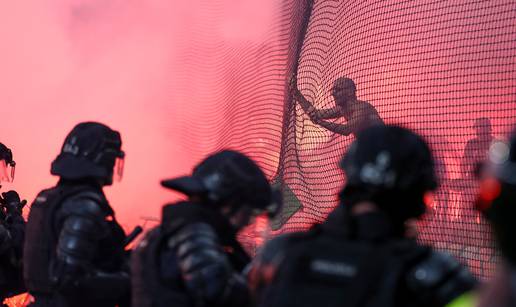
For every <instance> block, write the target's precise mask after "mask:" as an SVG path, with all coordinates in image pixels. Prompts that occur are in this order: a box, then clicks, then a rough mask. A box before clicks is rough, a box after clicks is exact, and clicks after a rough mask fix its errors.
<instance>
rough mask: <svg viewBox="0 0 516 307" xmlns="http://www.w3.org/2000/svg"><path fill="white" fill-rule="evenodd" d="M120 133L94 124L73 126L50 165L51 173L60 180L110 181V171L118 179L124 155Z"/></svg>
mask: <svg viewBox="0 0 516 307" xmlns="http://www.w3.org/2000/svg"><path fill="white" fill-rule="evenodd" d="M121 147H122V140H121V137H120V133H119V132H118V131H114V130H112V129H111V128H109V127H108V126H106V125H104V124H101V123H96V122H84V123H80V124H78V125H77V126H75V127H74V128H73V129H72V131H71V132H70V133H69V134H68V136H67V137H66V139H65V141H64V144H63V147H62V149H61V153H60V154H59V155H58V156H57V158H56V159H55V160H54V162H52V167H51V173H52V174H53V175H57V176H60V177H61V178H64V179H70V180H76V179H82V178H99V179H102V180H103V181H104V183H105V184H110V183H111V182H112V179H113V169H114V167H115V166H116V167H117V170H116V175H117V176H119V177H121V175H122V169H123V159H124V156H125V154H124V152H123V151H122V149H121Z"/></svg>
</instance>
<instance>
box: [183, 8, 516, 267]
mask: <svg viewBox="0 0 516 307" xmlns="http://www.w3.org/2000/svg"><path fill="white" fill-rule="evenodd" d="M210 3H216V2H210ZM210 5H212V6H213V7H210V8H208V9H207V10H206V12H209V14H208V13H207V16H208V15H209V18H207V21H205V23H206V28H205V29H209V27H210V26H211V24H210V21H212V22H213V23H215V22H216V16H217V15H216V13H217V12H218V11H217V9H218V7H217V5H216V4H210ZM277 11H278V14H277V15H276V19H275V22H274V23H273V26H271V30H270V31H269V34H268V36H267V38H266V39H264V40H263V41H262V42H260V43H252V42H249V43H248V44H247V45H246V46H242V45H240V46H239V47H238V48H235V47H234V46H231V45H229V44H228V43H224V42H215V41H213V44H212V45H211V48H209V49H208V55H206V50H197V49H191V50H188V52H189V53H193V54H194V55H195V58H196V59H198V60H197V61H192V63H191V64H192V66H191V70H187V71H184V72H180V73H183V77H184V81H185V82H184V88H183V91H182V93H183V95H184V97H183V99H190V100H192V99H193V98H194V97H192V95H194V96H196V97H195V99H193V100H196V101H208V102H206V103H204V104H203V103H200V104H192V105H191V108H189V110H183V111H182V112H183V114H182V115H183V117H182V118H183V119H182V120H183V121H184V122H183V124H182V125H179V126H184V127H187V128H184V129H185V130H183V131H180V132H184V133H185V134H184V135H185V140H184V141H185V144H186V145H187V148H188V150H191V151H192V153H193V154H199V155H201V154H204V153H206V152H208V151H211V150H214V149H219V148H222V147H228V146H229V147H233V148H236V149H240V150H242V151H244V152H246V153H248V154H250V155H251V156H253V157H254V158H255V159H256V160H257V161H258V162H259V163H260V164H261V165H262V166H263V168H264V169H265V170H266V172H267V174H268V175H269V176H270V178H271V179H272V180H273V181H274V183H275V184H276V185H278V186H280V187H281V188H282V191H283V195H284V210H283V212H282V214H281V217H280V218H279V219H278V220H276V221H274V223H273V229H274V230H275V231H276V233H277V232H285V231H295V230H302V229H306V228H307V227H308V226H310V225H312V224H313V223H317V222H321V221H323V220H324V219H325V218H326V216H327V215H328V213H329V212H331V210H332V209H333V208H335V206H336V205H337V197H336V195H337V192H338V191H339V189H340V188H341V187H342V185H343V182H344V177H343V175H342V173H341V171H340V170H339V169H338V167H337V165H338V162H339V160H340V159H341V157H342V154H343V153H344V152H345V150H346V148H347V147H348V146H349V145H350V143H351V142H352V140H353V135H352V134H351V135H343V134H339V133H335V132H332V131H330V130H329V129H327V128H325V127H322V126H320V125H319V124H318V123H317V122H314V121H313V120H311V119H310V117H309V116H308V115H307V114H306V112H305V111H304V110H303V108H302V107H301V106H300V104H299V103H297V102H296V101H294V100H293V99H292V97H290V93H289V90H288V80H289V78H290V76H291V75H292V74H297V76H298V86H299V89H300V90H301V92H302V94H303V95H304V96H305V97H306V98H307V100H308V101H310V102H312V103H313V104H314V106H315V107H316V108H318V109H328V108H331V107H334V106H335V101H334V99H333V97H332V94H331V93H332V86H333V83H334V81H335V80H336V79H337V78H339V77H343V76H345V77H348V78H351V79H353V80H354V81H355V83H356V86H357V96H358V99H360V100H363V101H367V102H368V103H369V104H370V105H372V106H373V107H374V108H375V109H376V111H377V112H378V114H379V115H380V117H381V118H382V119H383V120H384V121H385V122H386V123H396V124H402V125H404V126H406V127H409V128H412V129H414V130H416V131H418V132H419V133H421V134H422V135H423V136H425V138H426V139H427V141H428V142H429V143H430V144H431V147H432V148H433V150H434V153H435V156H436V160H437V164H438V175H439V177H440V180H441V187H440V189H439V191H438V193H437V194H436V199H435V201H434V204H433V207H432V208H430V210H429V213H428V214H427V217H426V218H425V220H424V221H423V222H422V223H421V224H420V225H419V228H420V229H419V230H420V233H421V239H422V240H423V241H425V242H428V243H430V244H433V245H434V246H436V247H438V248H441V249H446V250H449V251H451V252H452V253H454V254H455V255H456V256H458V257H459V258H461V259H462V260H463V261H465V262H466V263H468V264H469V265H470V267H471V268H472V270H473V271H474V272H475V273H476V274H477V275H478V276H481V277H488V276H489V275H490V274H491V273H492V264H493V263H494V262H495V260H494V259H495V258H494V257H495V256H496V255H494V253H493V251H492V248H491V240H490V238H489V230H488V228H487V226H486V225H485V222H484V221H483V220H482V219H481V217H480V216H479V215H478V214H477V213H476V212H475V211H474V210H473V200H474V189H475V181H474V178H473V177H472V176H471V173H472V170H473V167H474V165H475V164H476V163H477V162H478V161H480V160H482V159H483V158H484V157H485V154H486V151H487V147H488V145H489V143H490V141H491V140H493V139H495V138H502V137H504V136H505V135H506V134H507V133H508V132H509V131H510V128H511V127H512V125H513V123H514V122H515V121H516V118H515V115H516V99H515V98H516V95H515V94H516V91H515V85H516V75H515V72H516V57H515V55H516V44H515V41H516V5H515V3H514V1H512V0H499V1H490V0H465V1H455V2H453V1H447V0H432V1H381V0H376V1H373V0H371V1H344V0H338V1H333V0H316V1H313V2H312V1H311V0H286V1H283V3H282V5H281V8H279V9H278V10H277ZM214 12H215V13H214ZM201 38H202V39H203V40H206V39H207V40H210V39H211V38H210V37H208V35H205V36H203V35H202V34H200V36H199V37H197V38H194V41H195V39H201ZM194 47H195V46H194ZM199 59H201V60H199ZM214 79H216V80H214ZM199 84H202V86H198V85H199ZM179 95H180V94H179ZM346 121H347V120H346V119H345V118H344V117H341V118H336V119H331V120H329V122H331V123H335V124H345V123H346ZM174 133H177V131H174ZM250 236H252V234H251V235H250ZM245 240H246V238H244V241H245Z"/></svg>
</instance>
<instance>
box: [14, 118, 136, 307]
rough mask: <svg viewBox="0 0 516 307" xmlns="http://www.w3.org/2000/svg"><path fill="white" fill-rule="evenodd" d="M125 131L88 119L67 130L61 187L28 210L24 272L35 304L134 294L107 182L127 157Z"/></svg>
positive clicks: (86, 302) (103, 300) (110, 302)
mask: <svg viewBox="0 0 516 307" xmlns="http://www.w3.org/2000/svg"><path fill="white" fill-rule="evenodd" d="M123 156H124V153H123V151H122V150H121V139H120V134H119V133H118V132H116V131H113V130H111V129H110V128H109V127H107V126H105V125H102V124H98V123H81V124H79V125H77V126H76V127H75V128H74V129H73V130H72V132H71V133H70V134H69V135H68V136H67V138H66V140H65V143H64V145H63V148H62V151H61V154H60V155H59V156H58V157H57V159H56V160H55V161H54V163H53V164H52V170H51V171H52V174H54V175H58V176H60V177H61V179H60V181H59V183H58V184H57V186H56V187H54V188H51V189H48V190H44V191H42V192H41V193H39V195H38V196H37V198H36V200H35V201H34V203H33V205H32V207H31V211H30V214H29V220H28V224H27V234H26V235H27V238H26V241H25V250H24V278H25V282H26V285H27V288H28V289H29V292H30V294H31V295H32V296H33V297H34V298H35V303H34V304H33V305H31V306H115V305H119V304H122V303H124V302H123V300H124V297H125V300H126V301H127V300H128V297H129V292H128V291H129V277H128V274H127V273H126V272H124V268H125V267H124V265H125V260H124V257H125V252H124V240H125V234H124V231H123V230H122V228H121V227H120V225H119V224H118V223H117V221H116V219H115V216H114V212H113V209H112V208H111V206H110V205H109V203H108V201H107V199H106V197H105V195H104V193H103V191H102V187H103V186H105V185H109V184H111V183H112V179H113V168H114V166H115V161H116V160H117V159H118V158H123Z"/></svg>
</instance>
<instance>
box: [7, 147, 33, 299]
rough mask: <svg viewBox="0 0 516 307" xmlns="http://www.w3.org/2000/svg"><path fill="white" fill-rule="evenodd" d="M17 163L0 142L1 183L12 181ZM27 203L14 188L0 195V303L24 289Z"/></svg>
mask: <svg viewBox="0 0 516 307" xmlns="http://www.w3.org/2000/svg"><path fill="white" fill-rule="evenodd" d="M15 166H16V162H14V160H13V154H12V152H11V150H10V149H9V148H7V147H6V146H5V145H4V144H1V143H0V182H2V181H6V182H12V181H13V180H14V170H15ZM26 203H27V201H26V200H21V199H20V196H19V195H18V193H17V192H15V191H8V192H5V193H2V197H0V303H1V302H3V300H4V299H5V298H8V297H11V296H14V295H17V294H20V293H23V292H25V285H24V283H23V274H22V272H23V268H22V255H23V241H24V238H25V220H24V219H23V216H22V209H23V207H24V206H25V204H26Z"/></svg>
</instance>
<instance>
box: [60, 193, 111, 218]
mask: <svg viewBox="0 0 516 307" xmlns="http://www.w3.org/2000/svg"><path fill="white" fill-rule="evenodd" d="M61 212H62V214H63V215H65V216H67V215H83V216H89V217H91V218H100V219H104V218H105V217H106V215H107V214H106V213H105V212H104V211H103V210H102V207H101V204H100V200H98V199H94V198H91V197H87V196H86V195H83V194H79V195H75V196H73V197H70V198H68V199H66V200H65V201H64V202H63V205H62V207H61Z"/></svg>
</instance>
